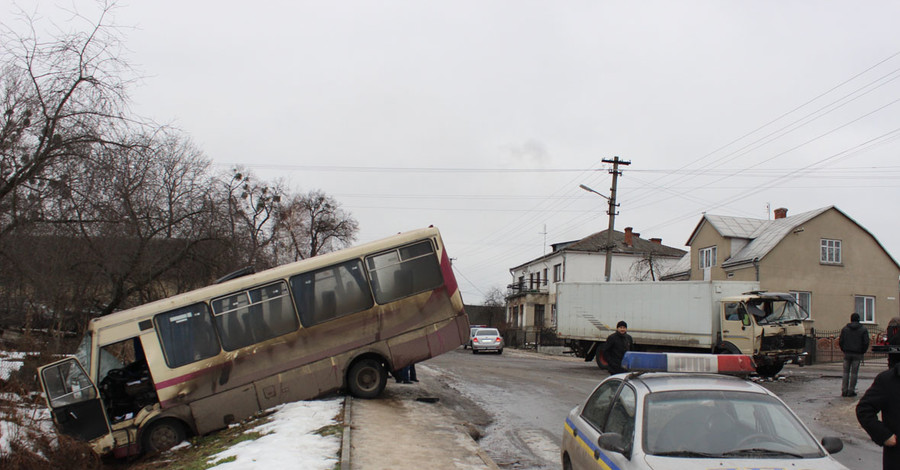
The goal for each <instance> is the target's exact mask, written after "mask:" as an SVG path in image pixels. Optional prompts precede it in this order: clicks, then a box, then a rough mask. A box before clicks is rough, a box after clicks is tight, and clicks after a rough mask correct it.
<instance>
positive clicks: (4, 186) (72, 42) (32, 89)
mask: <svg viewBox="0 0 900 470" xmlns="http://www.w3.org/2000/svg"><path fill="white" fill-rule="evenodd" d="M111 9H112V5H111V4H106V3H101V4H100V12H99V18H98V19H97V20H96V21H90V20H87V19H86V18H84V17H81V16H79V15H78V14H73V17H74V18H73V19H75V20H77V21H75V22H73V23H77V22H78V21H80V22H81V23H82V24H84V25H86V28H85V29H84V30H76V31H72V32H60V33H58V35H57V36H56V37H55V38H53V39H51V40H45V39H42V38H40V37H39V35H38V33H37V30H38V24H37V21H36V20H34V19H33V18H31V17H29V16H27V15H25V14H21V15H19V18H20V19H21V20H22V21H21V24H23V25H24V26H25V28H26V29H27V31H28V32H27V33H24V34H23V33H18V32H16V31H14V30H13V29H12V28H11V27H10V26H9V25H7V24H3V25H0V106H2V109H0V236H2V235H4V234H6V233H9V231H11V230H12V229H13V228H14V227H15V226H16V225H17V224H19V223H24V222H28V221H30V220H32V219H33V218H34V217H36V216H38V215H39V212H40V211H39V205H40V203H41V200H42V193H43V191H44V190H45V189H46V188H47V187H49V186H52V185H55V184H58V181H56V180H55V179H54V178H53V175H51V174H50V170H51V168H52V166H53V165H55V164H57V163H61V162H64V161H65V160H68V159H73V158H75V159H77V158H84V157H86V156H87V155H88V154H89V153H90V152H91V151H92V150H93V149H94V147H95V146H96V145H98V144H102V143H108V144H111V143H113V141H112V139H111V135H114V134H115V132H114V131H115V130H116V129H117V128H119V126H121V125H122V124H123V123H124V122H125V121H126V117H125V114H124V109H125V85H126V80H124V79H123V78H122V77H123V76H124V71H125V70H126V69H127V64H126V63H125V62H123V61H122V60H121V59H120V57H121V56H122V55H121V53H120V52H121V51H120V49H121V47H120V46H121V41H120V39H119V38H118V37H117V36H116V34H115V29H114V28H112V27H110V26H108V25H107V24H106V23H105V20H106V17H107V15H108V14H109V13H110V11H111Z"/></svg>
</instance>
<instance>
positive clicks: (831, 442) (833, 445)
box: [822, 437, 844, 454]
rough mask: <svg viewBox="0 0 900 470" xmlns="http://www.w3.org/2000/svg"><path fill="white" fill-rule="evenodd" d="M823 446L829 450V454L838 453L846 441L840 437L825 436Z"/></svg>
mask: <svg viewBox="0 0 900 470" xmlns="http://www.w3.org/2000/svg"><path fill="white" fill-rule="evenodd" d="M822 447H824V448H825V450H826V451H828V453H829V454H837V453H838V452H840V451H841V450H843V448H844V441H842V440H841V438H839V437H823V438H822Z"/></svg>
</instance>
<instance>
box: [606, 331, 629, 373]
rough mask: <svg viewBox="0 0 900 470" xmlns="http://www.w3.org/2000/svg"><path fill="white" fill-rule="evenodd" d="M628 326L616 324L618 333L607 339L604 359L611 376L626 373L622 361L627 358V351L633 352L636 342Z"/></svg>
mask: <svg viewBox="0 0 900 470" xmlns="http://www.w3.org/2000/svg"><path fill="white" fill-rule="evenodd" d="M627 332H628V324H627V323H625V322H624V321H620V322H619V323H618V324H616V332H615V333H613V334H611V335H609V337H607V338H606V343H605V344H604V345H603V358H604V359H606V363H607V364H608V365H609V373H610V374H621V373H622V372H625V369H623V368H622V359H623V358H624V357H625V351H631V346H633V345H634V340H632V339H631V335H629V334H628V333H627Z"/></svg>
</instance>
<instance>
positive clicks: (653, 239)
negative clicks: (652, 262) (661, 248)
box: [650, 238, 662, 245]
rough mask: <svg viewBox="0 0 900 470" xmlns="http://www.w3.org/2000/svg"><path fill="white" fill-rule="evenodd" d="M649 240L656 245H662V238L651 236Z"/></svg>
mask: <svg viewBox="0 0 900 470" xmlns="http://www.w3.org/2000/svg"><path fill="white" fill-rule="evenodd" d="M650 241H651V242H652V243H656V244H657V245H662V238H651V239H650Z"/></svg>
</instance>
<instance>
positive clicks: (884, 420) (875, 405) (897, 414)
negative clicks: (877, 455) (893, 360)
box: [856, 365, 900, 470]
mask: <svg viewBox="0 0 900 470" xmlns="http://www.w3.org/2000/svg"><path fill="white" fill-rule="evenodd" d="M878 413H881V420H879V419H878ZM856 419H857V420H858V421H859V424H860V426H862V428H863V429H865V430H866V432H867V433H868V434H869V437H871V438H872V440H873V441H875V443H876V444H878V445H879V446H881V447H883V448H884V450H882V453H881V465H882V469H883V470H900V446H898V445H897V434H898V433H900V365H895V366H894V367H892V368H890V369H888V370H886V371H884V372H882V373H880V374H878V376H877V377H875V381H874V382H872V386H871V387H869V389H868V390H866V393H864V394H863V396H862V398H860V400H859V403H858V404H857V405H856Z"/></svg>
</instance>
